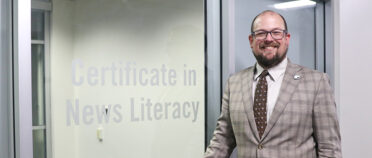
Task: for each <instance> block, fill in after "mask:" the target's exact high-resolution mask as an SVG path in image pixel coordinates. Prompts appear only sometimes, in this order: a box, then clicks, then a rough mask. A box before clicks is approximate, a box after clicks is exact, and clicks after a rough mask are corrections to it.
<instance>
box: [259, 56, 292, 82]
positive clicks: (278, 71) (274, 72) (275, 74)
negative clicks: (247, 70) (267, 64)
mask: <svg viewBox="0 0 372 158" xmlns="http://www.w3.org/2000/svg"><path fill="white" fill-rule="evenodd" d="M287 64H288V59H287V57H285V58H284V59H283V61H282V62H280V63H279V64H278V65H276V66H274V67H272V68H270V69H268V70H267V71H268V72H269V76H270V78H271V80H273V81H274V82H275V81H277V80H278V79H279V77H280V76H281V75H283V74H284V72H285V69H286V68H287ZM263 70H264V68H263V67H262V66H261V65H260V64H257V63H256V71H255V74H254V80H255V81H257V78H258V76H260V74H261V73H262V71H263Z"/></svg>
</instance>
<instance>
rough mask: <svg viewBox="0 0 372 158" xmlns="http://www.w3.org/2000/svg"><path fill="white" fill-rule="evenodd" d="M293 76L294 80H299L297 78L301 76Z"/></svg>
mask: <svg viewBox="0 0 372 158" xmlns="http://www.w3.org/2000/svg"><path fill="white" fill-rule="evenodd" d="M293 78H294V79H295V80H299V79H300V78H301V76H300V75H294V76H293Z"/></svg>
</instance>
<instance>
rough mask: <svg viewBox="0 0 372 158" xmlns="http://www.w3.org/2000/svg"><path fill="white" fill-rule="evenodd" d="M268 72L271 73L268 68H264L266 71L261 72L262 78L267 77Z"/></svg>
mask: <svg viewBox="0 0 372 158" xmlns="http://www.w3.org/2000/svg"><path fill="white" fill-rule="evenodd" d="M268 74H269V72H268V71H267V70H264V71H262V72H261V75H260V78H264V77H266V76H267V75H268Z"/></svg>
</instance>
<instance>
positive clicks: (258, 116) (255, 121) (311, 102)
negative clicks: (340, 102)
mask: <svg viewBox="0 0 372 158" xmlns="http://www.w3.org/2000/svg"><path fill="white" fill-rule="evenodd" d="M290 37H291V35H290V34H289V32H288V29H287V24H286V21H285V19H284V18H283V16H281V15H280V14H278V13H276V12H274V11H270V10H268V11H264V12H262V13H260V14H259V15H257V16H256V17H255V18H254V20H253V21H252V25H251V35H249V42H250V46H251V49H252V52H253V54H254V56H255V58H256V60H257V63H256V64H255V65H254V66H252V67H249V68H247V69H245V70H243V71H241V72H238V73H236V74H234V75H232V76H231V77H230V78H229V79H228V81H227V83H226V87H225V91H224V95H223V98H222V111H221V115H220V117H219V119H218V122H217V127H216V129H215V131H214V135H213V138H212V139H211V141H210V145H209V146H208V148H207V150H206V152H205V155H204V157H205V158H220V157H224V158H225V157H226V158H227V157H229V156H230V154H231V152H232V151H233V149H234V148H235V147H237V151H238V157H239V158H326V157H327V158H331V157H332V158H341V157H342V155H341V138H340V129H339V123H338V119H337V110H336V104H335V101H334V96H333V92H332V88H331V86H330V84H329V79H328V76H327V75H326V74H325V73H321V72H318V71H315V70H311V69H308V68H305V67H303V66H300V65H296V64H293V63H291V62H290V61H289V59H287V50H288V45H289V40H290Z"/></svg>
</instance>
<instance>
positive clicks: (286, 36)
mask: <svg viewBox="0 0 372 158" xmlns="http://www.w3.org/2000/svg"><path fill="white" fill-rule="evenodd" d="M285 38H286V41H287V45H289V40H290V39H291V34H290V33H286V35H285Z"/></svg>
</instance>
